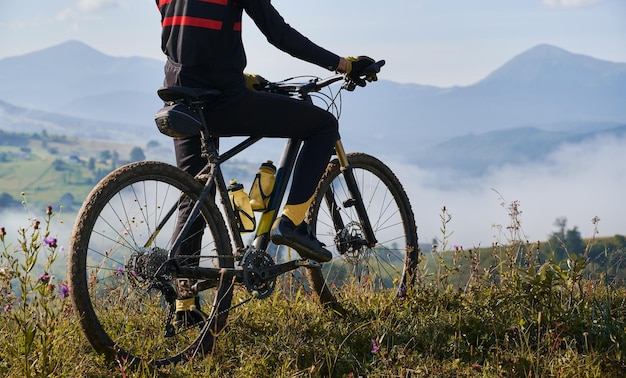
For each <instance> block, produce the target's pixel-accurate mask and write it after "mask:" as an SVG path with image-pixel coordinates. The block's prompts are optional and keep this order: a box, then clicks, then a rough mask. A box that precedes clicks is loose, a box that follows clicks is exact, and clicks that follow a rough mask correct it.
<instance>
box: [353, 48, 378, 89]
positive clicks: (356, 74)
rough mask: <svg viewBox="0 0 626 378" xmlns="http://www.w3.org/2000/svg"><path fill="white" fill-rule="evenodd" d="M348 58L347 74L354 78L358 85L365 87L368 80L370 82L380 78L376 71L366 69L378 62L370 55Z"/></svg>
mask: <svg viewBox="0 0 626 378" xmlns="http://www.w3.org/2000/svg"><path fill="white" fill-rule="evenodd" d="M345 59H346V62H347V66H346V76H347V77H348V78H349V79H350V80H352V81H353V82H354V83H355V84H356V85H358V86H360V87H364V86H365V84H366V82H365V81H366V80H367V81H369V82H372V81H376V80H378V77H377V76H376V72H371V71H366V69H367V68H368V67H370V66H371V65H372V64H374V63H376V61H375V60H374V59H372V58H370V57H369V56H364V55H360V56H349V57H347V58H345Z"/></svg>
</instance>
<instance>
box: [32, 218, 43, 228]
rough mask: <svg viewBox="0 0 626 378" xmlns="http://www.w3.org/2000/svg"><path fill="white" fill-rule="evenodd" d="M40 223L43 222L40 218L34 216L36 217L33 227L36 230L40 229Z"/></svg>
mask: <svg viewBox="0 0 626 378" xmlns="http://www.w3.org/2000/svg"><path fill="white" fill-rule="evenodd" d="M40 224H41V222H40V221H39V219H37V218H34V219H33V228H34V229H35V230H39V225H40Z"/></svg>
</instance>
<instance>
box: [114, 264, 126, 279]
mask: <svg viewBox="0 0 626 378" xmlns="http://www.w3.org/2000/svg"><path fill="white" fill-rule="evenodd" d="M122 274H124V268H122V267H121V266H120V267H119V268H117V272H115V275H116V276H118V277H119V276H121V275H122Z"/></svg>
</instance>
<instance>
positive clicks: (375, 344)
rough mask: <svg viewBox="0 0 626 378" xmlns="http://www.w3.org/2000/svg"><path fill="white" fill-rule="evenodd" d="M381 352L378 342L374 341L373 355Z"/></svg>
mask: <svg viewBox="0 0 626 378" xmlns="http://www.w3.org/2000/svg"><path fill="white" fill-rule="evenodd" d="M379 350H380V347H379V346H378V341H376V339H372V353H377V352H378V351H379Z"/></svg>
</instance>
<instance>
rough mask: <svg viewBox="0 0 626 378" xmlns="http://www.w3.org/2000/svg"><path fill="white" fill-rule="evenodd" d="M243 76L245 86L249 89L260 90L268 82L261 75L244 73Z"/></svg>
mask: <svg viewBox="0 0 626 378" xmlns="http://www.w3.org/2000/svg"><path fill="white" fill-rule="evenodd" d="M244 76H245V77H246V88H248V89H249V90H251V91H261V90H263V88H265V86H266V85H267V84H268V83H269V81H267V80H265V78H264V77H263V76H261V75H256V74H249V73H244Z"/></svg>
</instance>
